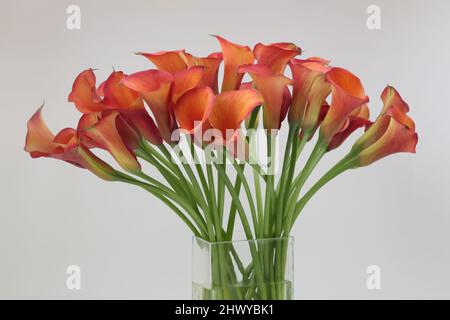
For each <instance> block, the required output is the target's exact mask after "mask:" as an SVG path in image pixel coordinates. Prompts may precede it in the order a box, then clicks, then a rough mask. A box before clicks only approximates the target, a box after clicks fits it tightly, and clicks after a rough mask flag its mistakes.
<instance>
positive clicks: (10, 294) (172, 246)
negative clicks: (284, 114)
mask: <svg viewBox="0 0 450 320" xmlns="http://www.w3.org/2000/svg"><path fill="white" fill-rule="evenodd" d="M71 4H75V5H78V6H79V7H80V9H81V29H80V30H69V29H67V27H66V19H67V18H68V14H66V9H67V7H68V6H69V5H71ZM372 4H374V5H378V6H379V7H380V9H381V29H380V30H369V29H368V28H367V26H366V20H367V18H368V14H367V13H366V9H367V7H368V6H369V5H372ZM449 31H450V2H449V1H447V0H442V1H438V0H430V1H411V0H409V1H406V0H404V1H387V0H371V1H366V0H346V1H325V0H316V1H298V0H297V1H294V0H292V1H286V0H277V1H262V0H259V1H242V0H238V1H236V0H227V1H211V0H208V1H206V0H205V1H203V0H202V1H181V0H178V1H166V0H165V1H163V0H161V1H155V0H148V1H137V0H128V1H106V0H105V1H99V0H96V1H87V0H72V1H66V0H63V1H49V0H39V1H23V0H2V1H1V2H0V46H1V47H0V66H1V77H0V97H1V100H0V105H1V117H0V119H1V122H0V144H1V148H0V150H1V169H0V177H1V179H0V181H1V184H0V298H37V299H44V298H63V299H66V298H67V299H78V298H101V299H107V298H127V299H128V298H137V299H162V298H173V299H182V298H190V294H191V293H190V290H191V283H190V272H191V267H190V265H191V257H190V254H191V253H190V252H191V235H190V233H189V231H188V230H187V228H185V227H184V226H183V225H182V223H181V221H179V219H178V218H176V217H175V215H174V214H172V213H171V212H170V211H169V209H167V208H166V207H165V206H164V205H163V204H162V203H160V202H159V201H157V200H156V199H155V198H153V197H151V196H150V195H148V194H147V193H145V192H144V191H142V190H138V189H135V188H133V187H130V186H128V185H122V184H119V183H106V182H104V181H102V180H100V179H98V178H96V177H95V176H93V175H92V174H90V173H89V172H87V171H82V170H79V169H76V168H75V167H72V166H70V165H68V164H65V163H63V162H59V161H55V160H51V159H38V160H32V159H30V157H29V156H28V155H27V154H26V153H25V152H24V151H23V145H24V139H25V133H26V122H27V120H28V118H29V117H30V116H31V115H32V113H33V112H35V110H36V109H37V107H38V106H39V105H40V104H41V103H42V101H43V100H45V105H46V106H45V108H44V116H45V118H46V120H47V122H48V124H49V126H50V127H51V128H52V130H54V131H57V130H59V129H60V128H63V127H66V126H73V125H75V123H76V119H77V118H78V116H79V113H78V112H77V111H76V110H75V108H74V107H73V106H72V105H70V104H69V103H67V102H66V101H67V95H68V93H69V92H70V89H71V85H72V82H73V79H74V78H75V76H76V75H77V74H78V73H79V72H80V71H81V70H83V69H86V68H88V67H93V68H98V69H99V70H98V71H97V75H98V78H99V79H104V78H105V77H106V76H107V75H108V74H109V72H111V70H112V66H114V68H115V69H117V70H125V71H126V72H129V73H131V72H135V71H137V70H142V69H147V68H151V67H152V66H151V64H150V63H149V62H148V61H146V60H145V59H144V58H142V57H138V56H135V55H134V54H133V52H135V51H148V52H154V51H160V50H173V49H180V48H186V49H187V50H188V51H189V52H192V53H194V54H197V55H204V54H207V53H209V52H212V51H216V50H218V49H219V46H218V44H217V43H216V41H215V39H214V38H213V37H210V36H209V35H211V34H220V35H222V36H223V37H226V38H228V39H230V40H232V41H234V42H237V43H242V44H248V45H250V46H253V45H254V44H255V43H257V42H263V43H270V42H278V41H290V42H295V43H296V44H298V45H299V46H301V47H302V48H303V49H304V51H305V54H304V55H305V56H321V57H325V58H328V59H330V60H332V64H333V65H336V66H343V67H346V68H348V69H350V70H352V71H353V72H354V73H356V74H357V75H358V76H359V77H360V78H361V79H362V81H363V83H364V86H365V88H366V91H367V93H368V95H369V96H370V98H371V102H370V106H371V109H372V118H373V117H374V116H376V114H377V113H378V111H379V110H380V99H379V95H380V93H381V91H382V89H383V88H384V86H385V85H386V83H389V84H391V85H393V86H395V87H396V88H397V89H398V90H399V91H400V92H401V94H402V95H403V97H404V99H405V100H406V101H407V102H408V103H409V104H410V107H411V113H410V114H411V116H412V117H413V118H414V119H415V121H416V125H417V131H418V132H419V144H418V147H417V154H415V155H411V154H398V155H395V156H392V157H389V158H387V159H384V160H382V161H380V162H377V163H376V164H374V165H372V166H370V167H367V168H363V169H359V170H356V171H351V172H347V173H345V174H344V175H342V176H339V177H338V178H337V179H335V180H334V181H333V182H332V183H330V184H329V185H327V186H326V187H325V188H323V190H322V191H321V192H319V193H318V194H317V195H316V196H315V197H314V198H313V200H312V201H311V202H310V203H309V205H308V206H307V207H306V208H305V211H304V214H303V215H302V217H301V218H300V219H299V221H298V223H297V225H296V227H295V229H294V231H293V235H294V236H295V237H296V243H295V297H296V298H298V299H309V298H342V299H347V298H357V299H360V298H361V299H362V298H369V299H380V298H387V299H391V298H407V299H409V298H450V249H449V244H450V232H449V231H450V216H449V209H450V206H449V205H450V170H449V163H450V148H449V147H450V139H449V127H450V125H449V119H450V107H449V102H448V101H449V85H450V84H449V80H448V74H449V71H450V61H449V57H450V43H449V37H448V33H449ZM283 134H285V132H284V133H283ZM350 146H351V141H349V142H348V143H346V144H345V145H344V146H343V147H341V148H340V150H338V151H336V152H335V153H333V154H330V155H328V156H327V157H326V158H325V159H324V160H323V161H322V164H321V165H320V168H319V169H318V171H317V172H316V173H315V174H314V175H313V180H314V179H316V178H317V177H319V176H320V174H321V173H323V171H324V170H326V169H327V168H329V167H330V166H331V165H332V164H333V163H334V162H335V161H336V160H338V159H339V158H340V157H341V156H342V154H343V153H344V152H346V151H347V150H348V148H349V147H350ZM308 150H310V147H309V148H308ZM69 265H79V266H80V267H81V270H82V287H81V290H68V289H67V287H66V279H67V276H68V275H67V274H66V268H67V267H68V266H69ZM369 265H378V266H379V267H380V268H381V271H382V287H381V290H368V289H367V287H366V279H367V277H368V275H367V273H366V269H367V267H368V266H369Z"/></svg>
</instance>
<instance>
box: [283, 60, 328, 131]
mask: <svg viewBox="0 0 450 320" xmlns="http://www.w3.org/2000/svg"><path fill="white" fill-rule="evenodd" d="M328 63H329V61H328V60H324V59H321V58H315V57H313V58H308V59H306V60H300V59H291V60H290V62H289V66H290V68H291V71H292V78H293V92H292V105H291V108H290V109H289V115H288V119H289V123H291V124H294V123H295V124H298V125H299V126H301V128H302V129H303V131H314V130H313V129H314V128H316V127H317V124H318V120H319V119H318V117H319V115H320V111H321V107H322V104H323V101H324V100H325V98H326V97H327V96H328V94H329V93H330V90H331V88H330V85H329V84H328V83H326V81H325V76H324V74H325V73H326V72H327V71H328V70H329V69H330V68H329V67H328V66H327V65H328Z"/></svg>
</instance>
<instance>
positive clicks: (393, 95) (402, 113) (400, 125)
mask: <svg viewBox="0 0 450 320" xmlns="http://www.w3.org/2000/svg"><path fill="white" fill-rule="evenodd" d="M381 99H382V100H383V103H384V105H383V109H382V111H381V114H380V115H379V116H378V118H377V119H376V120H375V122H374V123H373V124H372V125H371V126H370V127H369V129H368V130H367V131H366V132H365V133H364V134H363V135H362V136H361V137H360V138H359V139H358V140H357V141H356V142H355V144H354V145H353V148H352V153H357V156H356V160H355V166H367V165H369V164H371V163H373V162H375V161H377V160H379V159H381V158H383V157H385V156H388V155H390V154H393V153H398V152H411V153H415V150H416V145H417V141H418V136H417V133H416V132H415V124H414V121H413V120H412V119H411V118H410V117H408V116H407V115H406V113H407V112H408V111H409V107H408V105H407V104H406V103H405V102H404V101H403V99H402V98H401V96H400V95H399V94H398V92H397V91H396V90H395V89H394V88H393V87H390V86H388V87H386V88H385V90H384V91H383V93H382V95H381Z"/></svg>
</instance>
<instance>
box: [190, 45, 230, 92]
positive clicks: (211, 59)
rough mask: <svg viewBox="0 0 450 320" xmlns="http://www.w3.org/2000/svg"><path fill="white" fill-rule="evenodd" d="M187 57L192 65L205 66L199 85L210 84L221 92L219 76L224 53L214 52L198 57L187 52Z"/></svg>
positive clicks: (216, 90) (215, 90)
mask: <svg viewBox="0 0 450 320" xmlns="http://www.w3.org/2000/svg"><path fill="white" fill-rule="evenodd" d="M186 57H187V59H188V61H189V66H190V67H194V66H202V67H203V76H202V79H201V80H200V82H199V84H198V85H199V86H209V87H210V88H211V89H213V91H214V93H215V94H217V93H218V92H219V88H218V79H217V77H218V75H219V67H220V64H221V62H222V60H223V56H222V53H221V52H214V53H211V54H210V55H208V56H207V57H205V58H198V57H195V56H193V55H191V54H186Z"/></svg>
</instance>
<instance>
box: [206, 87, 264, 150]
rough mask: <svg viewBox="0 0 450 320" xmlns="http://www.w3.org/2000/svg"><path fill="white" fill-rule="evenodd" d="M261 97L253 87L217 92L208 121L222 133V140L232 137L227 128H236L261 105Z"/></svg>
mask: <svg viewBox="0 0 450 320" xmlns="http://www.w3.org/2000/svg"><path fill="white" fill-rule="evenodd" d="M262 102H263V97H262V96H261V94H260V93H259V92H258V91H256V90H254V89H241V90H232V91H227V92H224V93H221V94H219V95H218V96H217V97H216V99H215V101H214V106H213V108H212V111H211V114H210V116H209V122H210V123H211V126H212V127H213V128H215V129H218V130H220V132H221V133H222V139H223V142H225V141H227V140H231V139H234V137H235V136H234V135H233V134H231V135H230V133H232V132H228V136H227V129H228V130H231V131H234V130H236V129H238V128H239V127H240V125H241V123H242V121H244V120H245V118H246V117H247V116H248V115H249V114H250V113H251V112H252V111H253V109H255V108H256V107H257V106H259V105H261V104H262Z"/></svg>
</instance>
